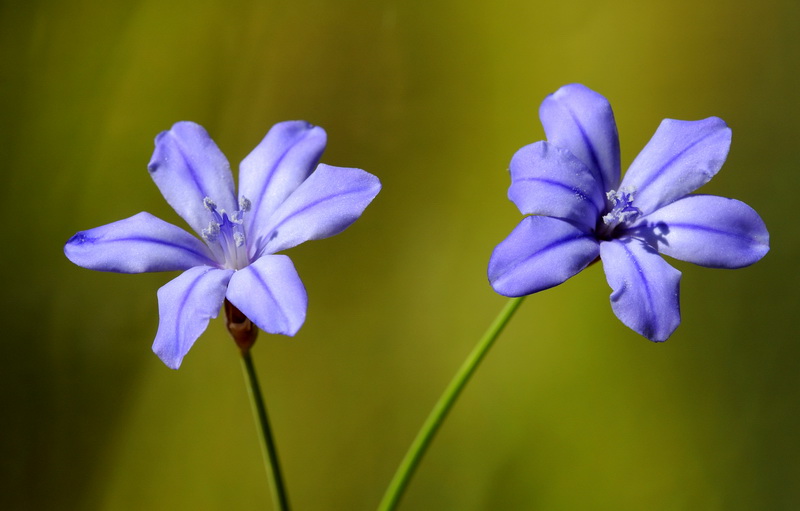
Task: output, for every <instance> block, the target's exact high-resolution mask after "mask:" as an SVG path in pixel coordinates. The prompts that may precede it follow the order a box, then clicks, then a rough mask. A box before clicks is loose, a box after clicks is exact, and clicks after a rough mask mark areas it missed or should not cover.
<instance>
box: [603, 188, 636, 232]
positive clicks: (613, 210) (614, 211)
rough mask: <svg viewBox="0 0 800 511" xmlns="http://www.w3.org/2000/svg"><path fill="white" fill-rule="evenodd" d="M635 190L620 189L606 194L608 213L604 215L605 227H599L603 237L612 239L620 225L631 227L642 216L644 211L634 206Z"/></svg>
mask: <svg viewBox="0 0 800 511" xmlns="http://www.w3.org/2000/svg"><path fill="white" fill-rule="evenodd" d="M633 195H634V190H633V189H629V188H620V189H619V191H617V190H611V191H609V192H607V193H606V198H607V199H608V205H609V208H608V213H607V214H605V215H603V225H599V226H598V231H599V232H600V234H601V235H602V236H608V237H611V234H612V233H613V232H614V229H616V228H617V226H619V225H623V226H625V225H630V224H631V223H633V222H634V221H636V219H637V218H639V216H640V215H641V214H642V211H641V210H640V209H639V208H637V207H636V206H634V205H633V198H634V197H633Z"/></svg>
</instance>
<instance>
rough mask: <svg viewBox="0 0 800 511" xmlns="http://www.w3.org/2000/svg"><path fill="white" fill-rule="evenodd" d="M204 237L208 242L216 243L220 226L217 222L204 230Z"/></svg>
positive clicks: (210, 223)
mask: <svg viewBox="0 0 800 511" xmlns="http://www.w3.org/2000/svg"><path fill="white" fill-rule="evenodd" d="M202 235H203V239H204V240H206V241H207V242H209V243H214V242H216V241H217V239H218V238H219V224H218V223H217V222H209V223H208V227H207V228H206V229H203V232H202Z"/></svg>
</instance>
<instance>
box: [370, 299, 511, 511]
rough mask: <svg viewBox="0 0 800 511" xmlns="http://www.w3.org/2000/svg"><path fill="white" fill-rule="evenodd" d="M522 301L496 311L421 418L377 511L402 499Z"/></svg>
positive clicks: (388, 507)
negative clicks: (445, 421)
mask: <svg viewBox="0 0 800 511" xmlns="http://www.w3.org/2000/svg"><path fill="white" fill-rule="evenodd" d="M523 298H524V297H519V298H512V299H511V300H509V302H508V303H507V304H506V306H505V307H503V310H502V311H500V314H499V315H498V316H497V318H495V320H494V322H492V324H491V325H490V326H489V329H488V330H486V333H485V334H483V337H481V339H480V340H479V341H478V344H477V345H476V346H475V348H473V350H472V353H470V354H469V356H468V357H467V359H466V360H465V361H464V363H463V364H461V367H460V368H459V369H458V372H457V373H456V375H455V376H454V377H453V379H452V381H450V384H449V385H448V386H447V388H446V389H445V391H444V393H443V394H442V396H441V397H440V398H439V401H438V402H437V403H436V405H435V406H434V407H433V410H431V413H430V415H428V418H427V419H425V423H424V424H423V425H422V428H421V429H420V430H419V433H417V437H416V438H415V439H414V442H413V443H412V444H411V447H409V449H408V452H407V453H406V456H405V458H403V461H402V462H401V463H400V466H399V467H397V472H395V474H394V477H393V478H392V481H391V482H390V483H389V487H388V488H387V489H386V493H385V494H384V495H383V500H381V503H380V505H379V506H378V511H392V510H393V509H395V508H396V507H397V504H398V503H399V502H400V498H401V497H402V496H403V493H404V492H405V489H406V487H407V486H408V482H409V480H410V479H411V476H413V475H414V472H415V471H416V468H417V466H418V465H419V462H420V460H421V459H422V456H423V455H424V454H425V451H426V450H427V449H428V446H429V445H430V443H431V441H432V440H433V437H434V436H435V435H436V432H437V431H438V430H439V427H440V426H441V425H442V422H444V419H445V418H446V417H447V414H448V412H449V411H450V409H451V408H452V407H453V404H454V403H455V402H456V399H458V396H459V395H460V394H461V391H462V390H464V387H465V386H466V385H467V382H468V381H469V379H470V377H471V376H472V374H473V373H474V372H475V370H476V369H477V368H478V365H479V364H480V363H481V360H483V357H484V356H485V355H486V353H487V352H488V351H489V348H491V347H492V344H494V341H495V339H497V337H499V336H500V332H502V331H503V328H505V326H506V324H507V323H508V321H509V320H510V319H511V316H513V315H514V312H516V310H517V308H518V307H519V305H520V304H521V303H522V300H523Z"/></svg>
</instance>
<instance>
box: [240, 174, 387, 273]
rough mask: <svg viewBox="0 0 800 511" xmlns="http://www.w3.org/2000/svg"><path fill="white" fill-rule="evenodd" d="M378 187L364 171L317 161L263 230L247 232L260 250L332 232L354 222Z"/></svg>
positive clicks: (271, 251) (270, 251)
mask: <svg viewBox="0 0 800 511" xmlns="http://www.w3.org/2000/svg"><path fill="white" fill-rule="evenodd" d="M380 189H381V183H380V181H379V180H378V178H377V177H375V176H373V175H372V174H370V173H368V172H364V171H363V170H360V169H351V168H344V167H331V166H330V165H325V164H320V165H319V167H317V170H315V171H314V172H313V173H312V174H311V175H310V176H309V177H308V179H306V180H305V181H304V182H303V184H301V185H300V186H299V187H298V188H297V189H296V190H295V191H294V193H292V194H291V195H290V196H289V197H288V198H287V199H286V200H285V201H284V202H283V204H281V205H280V207H278V209H277V210H276V211H275V213H274V214H273V215H272V216H271V217H270V219H269V222H268V223H267V224H265V225H264V228H263V230H261V231H258V232H255V233H250V232H248V236H251V237H252V236H255V237H256V240H255V246H260V247H263V248H262V251H261V253H263V254H274V253H276V252H279V251H281V250H286V249H287V248H291V247H294V246H295V245H299V244H300V243H303V242H304V241H308V240H316V239H322V238H327V237H329V236H333V235H334V234H338V233H340V232H341V231H343V230H344V229H346V228H347V227H348V226H349V225H350V224H352V223H353V222H355V221H356V219H358V217H359V216H361V213H362V212H363V211H364V208H366V207H367V205H369V203H370V202H372V199H374V198H375V196H376V195H377V194H378V192H379V191H380ZM250 249H251V250H252V247H251V248H250ZM257 255H259V254H255V256H257ZM251 259H255V257H254V254H251Z"/></svg>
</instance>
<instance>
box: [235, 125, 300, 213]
mask: <svg viewBox="0 0 800 511" xmlns="http://www.w3.org/2000/svg"><path fill="white" fill-rule="evenodd" d="M312 130H313V128H312V129H309V130H306V131H305V132H304V133H303V134H302V135H301V137H300V139H299V140H297V141H295V142H293V143H292V144H291V145H289V147H287V148H286V150H285V151H284V152H283V153H282V154H281V155H280V157H279V158H278V159H277V160H276V161H275V164H274V165H273V166H272V169H270V172H269V175H268V176H267V178H266V179H265V180H264V183H263V184H262V186H261V189H260V190H259V193H258V195H257V196H256V197H248V199H250V200H251V201H253V202H254V204H251V207H252V208H253V209H252V211H250V213H248V214H249V215H251V216H252V218H253V219H256V218H258V212H259V211H261V205H262V204H263V203H264V201H263V200H261V199H262V198H263V197H264V193H266V190H267V188H268V187H269V184H270V183H271V182H272V178H273V177H275V174H276V173H277V172H278V167H280V165H281V163H282V162H283V160H285V159H286V156H287V155H288V154H289V152H291V150H292V149H294V148H295V147H296V146H297V145H299V144H301V143H302V142H303V141H305V140H306V139H307V138H308V137H309V136H310V135H311V131H312ZM239 193H241V191H240V192H239Z"/></svg>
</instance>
